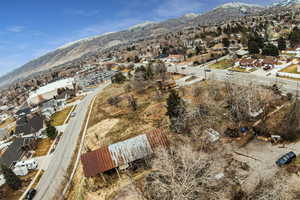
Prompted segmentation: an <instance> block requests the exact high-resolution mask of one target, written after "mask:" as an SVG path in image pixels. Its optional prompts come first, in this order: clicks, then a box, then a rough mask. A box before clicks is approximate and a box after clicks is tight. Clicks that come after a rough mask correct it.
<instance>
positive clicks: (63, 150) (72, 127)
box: [34, 82, 110, 200]
mask: <svg viewBox="0 0 300 200" xmlns="http://www.w3.org/2000/svg"><path fill="white" fill-rule="evenodd" d="M109 84H110V82H107V83H103V84H102V85H101V86H100V87H98V88H96V89H95V90H94V91H93V92H91V93H89V94H88V95H87V96H86V97H85V98H84V99H83V100H82V102H81V103H79V104H78V105H77V107H76V109H75V111H74V112H76V116H75V117H73V118H70V121H69V124H68V125H67V127H66V129H65V132H64V134H63V135H62V137H61V138H60V141H59V143H58V145H57V147H56V149H55V151H54V154H53V156H52V160H51V161H50V164H49V166H48V169H47V170H46V171H45V173H44V174H43V176H42V178H41V180H40V182H39V184H38V185H37V188H36V189H37V194H36V196H35V197H34V200H52V199H54V197H56V198H55V199H57V198H58V196H57V195H59V194H58V192H60V190H61V189H62V184H63V183H64V181H65V180H66V178H65V176H66V172H67V169H68V167H69V165H70V164H71V159H72V155H73V152H74V151H75V149H76V144H77V141H78V140H79V136H80V131H81V130H82V127H83V125H84V120H85V117H86V114H87V112H88V108H89V104H90V103H91V101H92V99H93V98H94V96H95V95H96V94H97V93H99V92H101V91H102V90H103V89H104V88H105V87H107V86H108V85H109Z"/></svg>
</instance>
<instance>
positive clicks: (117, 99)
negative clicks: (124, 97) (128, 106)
mask: <svg viewBox="0 0 300 200" xmlns="http://www.w3.org/2000/svg"><path fill="white" fill-rule="evenodd" d="M120 102H121V98H120V97H119V96H113V97H109V98H108V99H107V103H108V104H110V105H112V106H118V104H119V103H120Z"/></svg>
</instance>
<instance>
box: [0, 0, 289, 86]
mask: <svg viewBox="0 0 300 200" xmlns="http://www.w3.org/2000/svg"><path fill="white" fill-rule="evenodd" d="M285 1H286V0H285ZM290 1H291V0H290ZM263 9H264V7H262V6H259V5H255V4H246V3H241V2H232V3H226V4H223V5H220V6H218V7H216V8H215V9H213V10H211V11H208V12H206V13H203V14H195V13H192V14H190V13H188V14H186V15H183V16H181V17H179V18H174V19H168V20H165V21H162V22H150V21H146V22H145V23H142V24H137V25H135V26H132V27H130V28H128V29H126V30H122V31H119V32H113V33H108V34H101V35H96V36H92V37H88V38H83V39H80V40H77V41H74V42H71V43H68V44H65V45H63V46H61V47H59V48H57V49H55V50H53V51H51V52H48V53H47V54H45V55H43V56H40V57H38V58H36V59H34V60H31V61H29V62H28V63H26V64H24V65H22V66H21V67H20V68H18V69H16V70H14V71H12V72H10V73H8V74H6V75H4V76H2V77H0V86H1V85H5V84H9V83H11V82H13V81H16V80H20V79H23V78H25V77H27V76H29V75H31V74H33V73H36V72H40V71H44V70H48V69H51V68H52V67H55V66H59V65H62V64H64V63H67V62H70V61H72V60H75V59H78V58H80V57H82V56H84V55H86V54H88V53H92V52H96V51H100V50H104V49H107V48H110V47H113V46H116V45H120V44H126V43H128V42H133V41H135V40H138V39H144V38H147V37H152V36H155V35H157V34H163V33H168V32H171V31H177V30H180V29H181V28H184V27H186V26H189V25H209V24H214V23H220V22H222V21H225V20H230V19H232V18H237V17H242V16H245V15H248V14H253V13H256V12H259V11H262V10H263Z"/></svg>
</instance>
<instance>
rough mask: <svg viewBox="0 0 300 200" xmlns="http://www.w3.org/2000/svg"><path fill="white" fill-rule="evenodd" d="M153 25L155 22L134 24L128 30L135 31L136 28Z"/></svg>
mask: <svg viewBox="0 0 300 200" xmlns="http://www.w3.org/2000/svg"><path fill="white" fill-rule="evenodd" d="M153 24H155V22H151V21H145V22H144V23H141V24H136V25H134V26H132V27H129V28H128V30H132V29H137V28H144V27H146V26H149V25H153Z"/></svg>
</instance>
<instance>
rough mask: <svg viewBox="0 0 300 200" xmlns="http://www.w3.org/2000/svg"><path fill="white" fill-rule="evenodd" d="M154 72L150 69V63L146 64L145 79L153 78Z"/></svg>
mask: <svg viewBox="0 0 300 200" xmlns="http://www.w3.org/2000/svg"><path fill="white" fill-rule="evenodd" d="M153 76H154V73H153V71H152V68H151V65H148V67H147V68H146V72H145V78H146V80H150V79H153Z"/></svg>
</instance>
